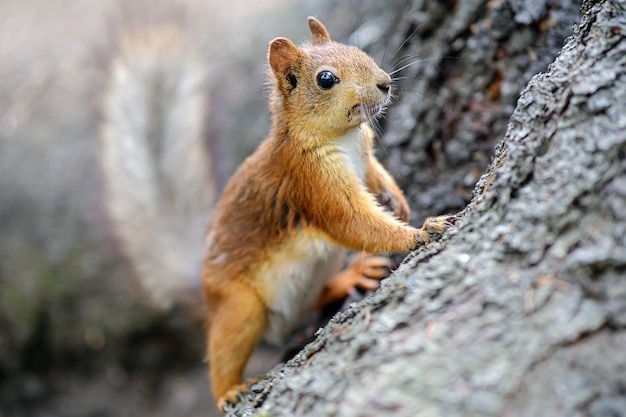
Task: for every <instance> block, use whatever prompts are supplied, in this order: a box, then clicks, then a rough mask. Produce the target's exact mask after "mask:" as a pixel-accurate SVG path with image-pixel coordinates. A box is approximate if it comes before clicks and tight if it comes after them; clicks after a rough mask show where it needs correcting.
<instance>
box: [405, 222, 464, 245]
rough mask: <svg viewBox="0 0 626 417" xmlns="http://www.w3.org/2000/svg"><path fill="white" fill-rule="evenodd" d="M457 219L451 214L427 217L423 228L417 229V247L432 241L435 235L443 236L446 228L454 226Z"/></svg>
mask: <svg viewBox="0 0 626 417" xmlns="http://www.w3.org/2000/svg"><path fill="white" fill-rule="evenodd" d="M457 220H458V218H457V217H456V216H451V215H445V216H437V217H428V218H426V220H424V224H423V225H422V228H421V229H420V230H418V231H417V236H416V237H415V247H418V246H421V245H424V244H426V243H428V242H430V241H431V240H432V239H433V238H434V237H435V236H441V235H442V234H444V233H445V231H446V230H448V229H449V228H451V227H453V226H454V223H456V221H457Z"/></svg>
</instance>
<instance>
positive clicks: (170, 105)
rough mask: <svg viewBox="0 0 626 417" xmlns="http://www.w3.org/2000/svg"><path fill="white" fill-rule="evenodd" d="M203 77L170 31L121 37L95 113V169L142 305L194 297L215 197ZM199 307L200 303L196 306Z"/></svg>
mask: <svg viewBox="0 0 626 417" xmlns="http://www.w3.org/2000/svg"><path fill="white" fill-rule="evenodd" d="M207 76H208V67H207V66H206V64H205V63H204V62H203V59H202V58H201V55H200V54H199V52H198V51H196V50H195V49H194V48H193V46H192V43H191V42H189V41H188V40H187V39H186V36H185V34H184V33H183V32H182V31H181V30H180V29H179V28H177V27H176V26H175V25H172V26H159V27H158V28H149V29H147V28H142V29H138V30H134V31H129V32H127V33H125V34H124V35H123V36H121V37H120V41H119V44H118V48H117V50H116V52H115V54H114V55H113V60H112V62H111V65H110V68H109V74H108V82H107V85H106V92H105V96H104V103H103V112H102V126H101V138H102V154H101V160H102V167H103V172H104V178H105V183H106V199H105V200H106V204H107V208H108V212H109V214H110V217H111V220H112V223H113V227H114V230H115V232H116V235H117V237H118V238H119V240H120V242H121V244H122V248H123V250H124V252H125V254H126V255H127V256H128V258H129V259H130V261H131V264H132V265H133V268H134V270H135V273H136V275H137V276H138V278H139V281H140V283H141V287H142V288H143V289H144V290H145V293H146V295H147V296H148V298H149V299H150V300H151V302H152V303H153V304H154V305H156V306H158V307H162V308H169V307H170V306H171V305H172V304H174V303H176V302H178V301H181V300H182V299H183V297H185V296H186V295H187V294H192V291H193V292H195V293H196V295H195V296H196V297H198V295H197V294H198V291H199V288H200V287H201V281H200V270H201V261H202V254H203V249H204V248H203V247H204V234H205V228H206V223H207V219H208V216H209V214H210V207H211V204H212V202H213V200H214V197H215V192H216V191H215V183H214V181H213V178H212V175H211V166H210V155H209V152H208V148H207V146H206V143H205V140H204V138H205V132H206V130H205V128H206V127H205V125H204V124H205V117H206V115H207V114H208V112H207V105H208V103H207V98H208V94H207V92H206V82H207ZM198 298H199V297H198Z"/></svg>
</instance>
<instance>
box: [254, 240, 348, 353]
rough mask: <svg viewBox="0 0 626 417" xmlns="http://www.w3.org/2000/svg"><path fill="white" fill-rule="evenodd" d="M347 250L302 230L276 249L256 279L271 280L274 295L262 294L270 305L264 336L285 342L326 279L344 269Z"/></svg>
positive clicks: (270, 341)
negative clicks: (281, 247)
mask: <svg viewBox="0 0 626 417" xmlns="http://www.w3.org/2000/svg"><path fill="white" fill-rule="evenodd" d="M345 255H346V251H345V250H344V249H341V248H339V247H337V246H336V245H334V244H332V243H331V242H330V241H328V240H327V239H325V238H324V237H322V236H321V235H320V236H317V237H315V236H311V235H309V234H308V233H305V232H301V233H299V234H297V235H296V236H294V238H293V239H292V240H291V241H289V242H287V244H285V245H284V247H283V249H281V250H279V251H277V252H276V253H275V254H274V256H273V257H272V258H273V259H272V260H271V261H270V262H268V263H267V264H266V265H267V268H264V267H261V268H260V269H259V275H258V276H257V278H258V279H259V280H260V281H261V282H263V281H271V284H272V285H269V286H268V285H262V286H261V288H274V292H273V293H272V294H268V293H266V294H262V296H263V297H264V299H265V301H266V303H267V305H268V307H269V312H268V323H267V328H266V330H265V333H264V334H263V337H264V339H265V340H266V341H267V342H269V343H272V344H280V343H282V342H283V339H284V337H285V336H286V334H287V333H288V332H289V331H290V330H291V329H292V328H293V327H294V326H295V325H296V324H297V323H298V322H299V321H300V320H301V319H302V317H303V315H304V314H305V313H307V312H309V311H310V310H311V308H312V307H313V305H314V304H315V302H316V301H317V299H318V298H319V295H320V293H321V291H322V288H323V286H324V284H325V283H326V281H327V280H328V279H329V278H330V277H332V276H333V275H334V274H336V273H337V272H338V271H339V269H340V268H341V264H342V263H343V260H344V258H345Z"/></svg>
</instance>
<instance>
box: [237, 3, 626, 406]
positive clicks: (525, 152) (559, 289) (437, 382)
mask: <svg viewBox="0 0 626 417" xmlns="http://www.w3.org/2000/svg"><path fill="white" fill-rule="evenodd" d="M415 3H418V2H415ZM419 3H421V2H419ZM434 3H437V4H439V3H438V2H434ZM434 3H433V4H434ZM470 3H471V2H465V3H464V4H466V5H467V4H470ZM475 3H477V2H475ZM521 3H522V2H514V1H511V2H509V3H504V4H501V3H500V2H495V1H493V2H490V3H489V4H490V5H491V6H493V7H495V8H502V7H505V8H506V7H508V9H509V10H511V11H515V10H516V9H515V8H516V7H521V6H523V5H522V4H521ZM541 4H542V5H543V6H545V4H546V2H542V3H541ZM433 7H439V6H433ZM495 8H494V9H493V10H495ZM461 10H462V6H461V5H457V9H456V11H457V13H459V12H460V11H461ZM519 10H520V9H519V8H518V9H517V11H516V13H518V14H515V13H514V15H515V16H518V18H516V20H518V19H519V20H521V19H522V17H523V16H526V15H528V16H529V19H531V20H532V19H534V17H533V15H532V12H533V11H537V10H538V8H537V9H532V8H529V9H528V11H527V13H526V14H522V17H519V16H520V15H519ZM561 10H563V9H561ZM625 10H626V2H625V1H609V0H606V1H603V2H593V1H587V2H585V3H584V5H583V16H582V20H581V22H580V24H579V25H578V26H576V27H575V28H574V34H573V36H571V37H570V38H569V39H568V40H567V41H566V43H565V45H564V47H563V48H562V50H561V52H560V54H559V56H558V57H557V58H556V60H555V61H554V63H553V64H552V65H550V66H549V68H548V70H547V72H545V73H542V74H539V75H537V76H535V77H533V78H532V80H530V82H529V83H528V86H527V87H526V89H525V90H524V92H523V93H522V95H521V97H520V98H519V100H518V102H517V106H516V108H515V111H514V112H513V114H512V116H511V118H510V121H509V124H508V129H507V132H506V135H505V137H504V140H503V141H502V142H501V143H500V144H499V145H498V146H497V147H496V156H495V159H494V162H493V163H492V164H491V167H490V168H489V170H488V172H487V173H486V174H484V175H483V176H482V177H481V178H480V180H479V181H478V184H477V185H476V188H475V190H474V197H473V199H472V201H471V203H470V204H469V206H467V208H466V209H465V210H464V211H463V213H462V219H461V220H460V221H459V222H458V224H457V226H456V227H455V228H454V229H452V230H450V231H449V232H448V233H447V234H446V236H444V237H443V239H442V240H441V241H439V242H436V243H433V244H431V245H429V246H428V247H427V248H424V249H421V250H419V251H417V252H415V253H413V254H411V255H410V256H409V257H408V258H407V259H406V261H405V262H404V263H403V264H402V265H401V267H400V268H399V269H398V271H397V272H396V273H394V274H393V276H392V277H390V278H389V279H387V280H386V281H385V282H383V285H382V288H381V289H380V290H379V291H378V292H377V293H376V294H374V295H373V296H372V297H368V298H366V299H365V300H363V301H362V302H360V303H359V304H357V305H354V306H353V307H352V308H350V309H348V310H347V311H346V312H344V313H342V314H339V315H338V316H336V317H335V318H334V319H332V320H331V322H330V324H329V325H328V326H327V327H325V328H324V329H323V330H321V331H320V332H319V334H318V337H317V339H316V340H315V341H314V342H312V343H311V344H309V345H308V346H307V347H306V348H305V349H304V350H303V351H302V352H300V353H299V354H298V355H296V357H295V358H294V359H293V360H291V361H290V362H288V363H287V364H286V365H284V366H279V367H277V368H276V369H274V371H272V372H271V373H270V374H269V376H268V377H267V378H266V379H265V380H264V381H262V382H260V383H258V384H256V385H255V386H254V387H253V393H252V394H250V395H248V396H247V397H246V398H244V400H243V401H242V402H240V403H238V404H237V405H235V406H234V407H232V409H231V410H230V412H229V415H237V416H248V415H253V414H254V415H256V414H255V413H260V414H258V415H268V416H269V415H271V416H273V417H278V416H293V415H302V416H308V415H310V416H335V415H336V416H342V417H350V416H375V415H376V416H378V415H384V416H410V417H415V416H542V415H545V416H557V415H558V416H624V415H626V393H625V391H626V331H625V329H626V280H625V279H624V276H625V275H626V242H625V240H626V40H625V39H624V38H625V34H626V12H625ZM405 12H406V10H405ZM468 13H469V12H468ZM399 15H400V14H398V16H399ZM470 15H471V13H470V14H468V16H469V17H468V19H470V18H475V17H476V16H475V15H471V16H470ZM411 16H412V18H416V16H417V17H419V15H418V14H417V13H413V14H412V15H411ZM497 23H498V22H495V21H493V20H492V21H491V30H494V31H497V30H498V25H497ZM500 23H502V22H500ZM521 23H523V22H521ZM424 25H426V26H428V25H427V24H424ZM433 25H434V27H428V28H425V29H423V30H435V31H436V30H437V29H436V26H437V25H438V23H437V22H435V23H433ZM476 30H478V31H480V30H482V29H481V28H476ZM485 30H486V29H485ZM470 38H471V36H470ZM469 47H471V46H470V44H469V43H466V45H465V48H469ZM474 47H475V48H479V49H480V48H492V46H490V45H483V46H474ZM528 53H529V54H530V53H531V52H528ZM535 54H536V55H537V57H539V54H537V53H536V52H535ZM496 55H497V54H496ZM458 70H461V68H459V69H458ZM506 70H507V68H503V71H506ZM468 71H473V68H469V67H468ZM458 79H462V77H460V78H458ZM505 79H506V77H504V76H500V78H499V79H495V80H491V85H492V86H493V85H494V84H493V83H497V84H498V85H495V86H493V90H494V91H495V90H497V89H499V90H500V95H501V96H502V95H503V94H504V95H506V94H509V93H507V92H506V91H504V90H505V88H504V87H505V81H504V80H505ZM427 81H428V80H427ZM486 83H487V84H489V81H486ZM443 84H444V86H443V87H442V86H440V87H439V91H440V92H441V94H444V97H440V98H437V97H435V98H434V100H435V101H433V103H435V104H434V105H432V106H431V108H432V111H433V112H435V113H437V112H439V111H440V110H438V109H437V108H436V107H438V108H439V109H442V108H445V109H448V112H447V113H446V117H449V114H450V112H452V114H455V112H462V113H463V115H469V116H460V118H457V119H455V122H454V123H449V124H448V127H449V129H451V130H453V131H454V132H456V133H455V134H454V135H452V136H450V137H454V138H456V139H455V140H456V141H457V143H455V144H454V146H453V147H452V148H453V150H454V152H457V151H458V152H459V153H460V154H462V153H467V152H468V146H470V145H471V146H474V145H476V143H475V141H474V137H472V135H476V129H473V128H472V129H468V134H467V135H465V134H464V133H463V132H464V129H465V125H466V124H469V125H472V123H476V124H478V125H480V126H482V125H483V124H485V126H487V128H488V129H491V130H489V132H488V133H486V135H487V136H489V135H491V134H492V133H491V132H492V131H495V130H497V129H496V126H499V125H500V124H501V121H499V120H500V118H501V116H502V113H503V112H504V111H505V110H506V107H502V106H500V107H498V106H496V107H498V110H497V111H495V112H494V113H490V112H489V109H491V108H492V106H490V105H489V100H487V98H486V96H481V95H480V92H477V91H473V92H469V91H465V90H464V87H463V84H462V83H459V84H457V85H458V87H459V88H458V89H454V88H452V87H451V86H446V85H445V84H446V81H444V83H443ZM433 88H435V89H437V88H436V87H433ZM488 91H492V90H489V89H488V90H486V91H483V93H484V94H487V92H488ZM512 95H513V94H512V93H511V96H512ZM452 96H456V97H460V98H458V99H454V100H451V97H452ZM423 97H425V98H426V99H427V100H428V101H430V96H427V95H425V96H423ZM467 97H469V99H467ZM401 98H402V99H406V101H405V103H408V104H406V105H403V106H400V107H398V110H395V111H397V112H399V113H402V112H404V113H406V118H407V119H406V120H405V124H404V125H400V126H397V125H396V124H393V122H394V120H389V122H388V128H389V129H390V130H389V132H388V134H387V135H386V136H385V140H386V141H387V142H388V144H389V147H390V149H389V152H390V157H391V158H394V157H396V155H402V154H403V152H404V157H406V154H407V153H408V154H410V155H417V153H412V152H415V151H414V150H411V149H412V148H414V143H415V141H420V140H426V139H424V135H435V136H436V135H437V134H440V133H442V132H443V130H439V131H437V130H431V131H428V132H426V133H424V134H423V135H422V134H420V135H417V133H416V132H418V131H420V129H421V127H420V126H421V123H418V121H417V120H416V119H415V118H414V116H415V115H416V111H417V110H413V109H415V108H417V107H414V106H418V104H419V103H420V101H419V100H424V101H427V100H425V99H419V100H418V101H415V102H413V101H411V100H412V99H410V98H408V99H407V96H406V95H404V96H401ZM449 100H451V101H449ZM464 100H466V101H464ZM467 100H469V101H467ZM416 103H418V104H416ZM437 103H444V104H443V105H441V104H437ZM446 103H447V104H446ZM468 103H469V104H468ZM422 104H423V105H424V106H426V104H424V103H422ZM450 106H451V107H450ZM455 106H456V107H455ZM459 106H461V108H457V107H459ZM467 106H469V107H467ZM473 109H479V110H476V112H473ZM480 109H483V110H485V112H486V113H487V116H486V118H479V119H478V120H475V119H472V118H471V117H470V116H471V115H472V114H473V115H476V114H480V112H481V110H480ZM409 110H411V112H410V113H408V111H409ZM425 111H427V110H425ZM393 114H394V110H392V111H391V114H390V116H391V115H393ZM494 114H495V116H494ZM420 117H423V119H420V120H425V123H428V120H430V119H429V116H420ZM432 117H433V118H434V117H435V116H432ZM399 118H400V117H399ZM390 119H391V117H390ZM396 122H397V120H396ZM441 126H443V125H441ZM474 127H475V126H474ZM479 130H480V129H479ZM444 136H445V135H444ZM417 137H420V139H419V140H418V139H416V138H417ZM407 138H412V139H410V143H407V142H406V141H407ZM451 143H452V142H448V143H442V144H441V147H440V149H441V152H442V153H443V154H445V155H443V154H442V156H441V158H442V160H445V164H449V165H453V164H454V155H452V154H453V153H454V152H452V151H451V150H450V148H451ZM392 145H393V146H392ZM465 145H467V146H465ZM428 146H431V150H430V152H431V154H436V153H438V152H440V150H438V149H436V146H432V145H425V147H428ZM476 146H480V145H479V144H478V145H476ZM470 149H471V148H470ZM451 155H452V156H451ZM398 157H399V156H398ZM420 158H422V157H421V156H416V159H418V161H417V162H421V161H419V159H420ZM417 162H416V163H417ZM442 164H443V163H442ZM434 169H439V168H438V166H436V167H435V168H434ZM420 173H421V168H415V174H414V175H413V178H411V181H413V180H414V179H415V178H416V176H417V175H420ZM442 181H443V180H442Z"/></svg>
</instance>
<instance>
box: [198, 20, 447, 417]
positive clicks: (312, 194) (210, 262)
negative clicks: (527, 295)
mask: <svg viewBox="0 0 626 417" xmlns="http://www.w3.org/2000/svg"><path fill="white" fill-rule="evenodd" d="M308 24H309V29H310V31H311V35H312V42H311V43H307V44H304V45H301V46H299V47H298V46H296V45H295V44H294V43H293V42H291V41H290V40H289V39H286V38H276V39H274V40H273V41H271V42H270V45H269V52H268V61H269V66H270V69H271V76H270V78H271V80H272V82H273V89H272V93H271V98H270V108H271V111H272V127H271V130H270V132H269V135H268V136H267V138H266V139H265V141H263V142H262V143H261V144H260V145H259V147H258V148H257V149H256V151H255V152H254V153H253V154H252V155H251V156H250V157H248V158H247V159H246V160H245V161H244V162H243V164H242V165H241V166H240V167H239V168H238V170H237V171H236V172H235V174H234V175H233V176H232V178H231V179H230V181H229V182H228V184H227V185H226V188H225V189H224V191H223V194H222V195H221V197H220V199H219V200H218V202H217V203H216V205H215V207H214V209H213V212H212V215H211V219H210V222H209V226H208V231H207V237H206V253H205V258H204V266H203V273H202V279H203V283H204V295H205V300H206V306H207V310H208V311H207V318H208V322H207V340H208V343H207V358H208V360H209V370H210V379H211V384H212V390H213V395H214V396H215V398H216V401H217V402H218V406H219V407H220V408H221V409H223V407H224V406H225V404H226V403H227V402H232V401H235V400H236V398H237V394H238V393H239V392H241V391H242V390H244V389H246V387H247V385H246V384H242V383H241V382H242V381H241V379H242V373H243V370H244V367H245V365H246V362H247V361H248V358H249V357H250V355H251V353H252V351H253V349H254V347H255V346H256V344H257V342H258V341H259V340H260V339H261V338H262V337H263V338H265V339H266V340H267V341H268V342H270V343H280V341H281V340H282V338H283V337H284V336H285V335H286V333H287V332H288V331H289V330H290V329H291V328H292V326H293V325H294V324H295V323H296V322H297V321H298V320H299V319H300V318H301V317H302V315H303V314H304V313H305V312H306V311H307V310H310V309H311V308H312V307H313V306H314V305H321V304H324V303H325V302H326V300H325V299H330V298H336V297H337V296H338V294H337V293H339V295H341V294H343V295H345V292H346V288H348V287H350V286H352V285H359V283H360V282H362V280H363V279H364V277H363V276H362V274H361V271H362V269H364V268H368V267H376V266H377V265H380V262H381V261H380V259H381V258H379V257H368V256H363V257H360V258H358V259H359V260H358V261H357V262H356V263H355V264H353V265H352V266H351V267H350V268H349V269H348V270H346V271H344V272H343V273H341V272H340V268H341V265H342V263H343V261H344V259H345V256H346V252H347V250H348V249H350V250H355V251H365V252H368V253H382V252H401V251H406V250H410V249H413V248H415V247H417V246H420V245H423V244H425V243H427V242H429V241H430V240H431V238H432V237H433V236H434V235H437V234H442V233H444V231H445V230H446V229H447V228H448V227H450V226H451V225H452V223H453V222H454V217H451V216H440V217H431V218H428V219H426V221H425V222H424V224H423V226H422V228H421V229H417V228H414V227H411V226H410V225H408V224H407V223H406V221H408V219H409V207H408V204H407V202H406V200H405V198H404V196H403V193H402V191H401V190H400V188H399V187H398V186H397V185H396V183H395V182H394V180H393V178H392V177H391V175H390V174H389V173H388V172H387V171H386V170H385V169H384V168H383V166H382V165H381V164H380V163H379V162H378V160H377V159H376V158H375V156H374V153H373V138H374V133H373V130H372V128H371V127H370V126H369V123H370V122H371V121H372V120H373V119H375V118H376V117H377V116H379V115H380V114H381V112H382V111H383V110H384V109H385V108H386V107H387V106H388V105H389V103H390V100H391V78H390V76H389V75H388V74H387V73H386V72H385V71H383V70H382V69H380V68H379V67H378V66H377V65H376V63H375V62H374V60H373V59H372V58H370V57H369V56H368V55H367V54H365V53H364V52H363V51H361V50H359V49H358V48H356V47H353V46H347V45H343V44H340V43H337V42H334V41H332V40H331V39H330V36H329V34H328V31H327V30H326V28H325V27H324V25H323V24H322V23H321V22H320V21H318V20H317V19H315V18H313V17H309V19H308ZM383 195H384V196H385V198H386V199H387V200H388V201H389V204H388V205H389V207H390V208H391V209H392V210H393V213H391V212H389V211H386V210H385V208H384V207H382V206H381V205H380V204H379V203H378V202H377V200H376V198H377V196H383ZM394 215H395V216H394ZM331 294H334V295H331ZM320 297H322V298H321V299H320Z"/></svg>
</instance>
